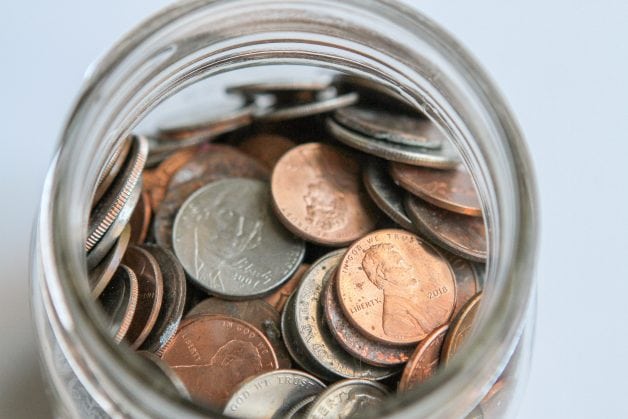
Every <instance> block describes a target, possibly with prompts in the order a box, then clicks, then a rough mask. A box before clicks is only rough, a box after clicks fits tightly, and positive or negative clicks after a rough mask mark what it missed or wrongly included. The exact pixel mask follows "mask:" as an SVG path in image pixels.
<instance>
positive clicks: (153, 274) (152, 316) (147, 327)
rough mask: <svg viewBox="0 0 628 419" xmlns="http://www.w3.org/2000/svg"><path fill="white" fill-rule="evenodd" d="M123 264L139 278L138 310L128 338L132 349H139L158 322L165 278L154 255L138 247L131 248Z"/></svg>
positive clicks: (125, 255)
mask: <svg viewBox="0 0 628 419" xmlns="http://www.w3.org/2000/svg"><path fill="white" fill-rule="evenodd" d="M122 263H124V264H125V265H126V266H128V267H129V268H130V269H131V270H132V271H133V272H135V275H136V276H137V284H138V301H137V310H136V311H135V315H134V316H133V321H132V322H131V325H130V327H129V331H128V333H127V337H126V340H127V341H128V342H129V344H130V345H131V348H132V349H137V348H139V347H140V346H141V345H142V343H144V341H145V340H146V338H147V337H148V335H149V334H150V332H151V330H152V329H153V326H154V325H155V323H156V322H157V317H158V315H159V309H160V308H161V304H162V301H163V294H164V285H163V278H162V275H161V269H160V268H159V264H158V263H157V260H156V259H155V258H154V257H153V255H151V254H150V253H149V252H147V251H146V250H144V249H142V248H141V247H138V246H136V245H131V246H129V248H128V249H127V251H126V253H125V254H124V258H123V259H122Z"/></svg>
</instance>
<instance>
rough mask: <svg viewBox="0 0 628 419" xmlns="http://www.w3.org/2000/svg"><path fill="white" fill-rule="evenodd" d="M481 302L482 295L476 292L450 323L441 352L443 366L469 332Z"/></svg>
mask: <svg viewBox="0 0 628 419" xmlns="http://www.w3.org/2000/svg"><path fill="white" fill-rule="evenodd" d="M481 301H482V293H481V292H478V293H477V294H476V295H475V296H474V297H473V298H472V299H471V300H469V301H468V302H467V304H466V305H465V306H464V307H463V308H462V310H460V313H458V315H457V316H456V318H455V319H454V320H453V321H452V322H451V325H450V326H449V332H447V336H446V337H445V341H444V342H443V350H442V351H441V355H440V356H441V360H442V362H443V363H444V364H446V363H447V362H449V361H450V360H451V358H452V357H453V356H454V355H455V354H456V352H458V350H459V349H460V346H462V344H463V343H464V341H465V339H466V338H467V336H468V335H469V333H470V332H471V328H472V327H473V321H474V320H475V315H476V314H477V312H478V309H479V308H480V302H481Z"/></svg>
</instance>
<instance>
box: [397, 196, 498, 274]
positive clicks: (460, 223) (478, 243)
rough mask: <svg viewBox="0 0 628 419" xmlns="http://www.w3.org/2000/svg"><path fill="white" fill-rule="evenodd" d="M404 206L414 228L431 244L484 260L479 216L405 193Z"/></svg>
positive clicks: (484, 240) (484, 241)
mask: <svg viewBox="0 0 628 419" xmlns="http://www.w3.org/2000/svg"><path fill="white" fill-rule="evenodd" d="M405 207H406V210H407V212H408V215H409V216H410V219H411V220H412V222H413V223H414V225H415V227H416V228H417V230H418V231H420V232H421V233H422V234H423V235H425V237H427V238H429V239H430V240H432V241H433V242H434V243H435V244H437V245H438V246H440V247H442V248H443V249H446V250H448V251H450V252H451V253H453V254H455V255H458V256H460V257H462V258H465V259H469V260H472V261H476V262H484V261H485V260H486V254H487V250H486V247H487V243H486V228H485V226H484V220H483V219H482V217H470V216H468V215H462V214H456V213H454V212H451V211H447V210H444V209H441V208H438V207H435V206H433V205H430V204H428V203H426V202H425V201H423V200H421V199H419V198H417V197H414V196H411V195H408V196H407V197H406V201H405Z"/></svg>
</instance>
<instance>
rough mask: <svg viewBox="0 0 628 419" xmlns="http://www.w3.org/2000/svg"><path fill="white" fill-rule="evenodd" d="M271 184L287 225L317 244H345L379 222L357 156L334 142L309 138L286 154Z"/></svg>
mask: <svg viewBox="0 0 628 419" xmlns="http://www.w3.org/2000/svg"><path fill="white" fill-rule="evenodd" d="M271 188H272V194H273V203H274V206H275V209H276V213H277V215H278V216H279V218H280V220H281V221H282V222H283V223H284V225H285V226H286V227H287V228H288V229H289V230H291V231H292V232H293V233H295V234H297V235H298V236H301V237H303V238H305V239H307V240H309V241H312V242H315V243H318V244H323V245H328V246H344V245H346V244H348V243H351V242H352V241H354V240H356V239H357V238H359V237H361V236H362V235H364V234H366V233H367V232H369V231H371V230H372V229H373V228H374V226H375V223H376V221H377V218H376V213H375V212H374V209H373V208H372V203H371V202H370V200H369V198H368V196H367V194H366V192H365V191H364V188H363V185H362V182H361V180H360V166H359V164H358V162H357V160H356V159H354V158H352V157H350V156H348V155H346V154H343V153H342V151H341V150H340V149H338V148H336V147H333V146H329V145H325V144H321V143H309V144H303V145H300V146H298V147H296V148H293V149H292V150H290V151H289V152H288V153H286V154H284V156H283V157H282V158H281V159H280V160H279V162H278V163H277V166H275V170H274V171H273V175H272V181H271Z"/></svg>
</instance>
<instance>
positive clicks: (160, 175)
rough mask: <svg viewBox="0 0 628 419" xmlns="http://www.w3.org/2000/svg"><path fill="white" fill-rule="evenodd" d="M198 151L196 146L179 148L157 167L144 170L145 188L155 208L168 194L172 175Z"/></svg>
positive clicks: (154, 208)
mask: <svg viewBox="0 0 628 419" xmlns="http://www.w3.org/2000/svg"><path fill="white" fill-rule="evenodd" d="M197 153H198V150H197V149H196V148H186V149H183V150H179V151H177V152H175V153H173V154H171V155H170V156H169V157H168V158H166V159H165V160H164V161H162V162H161V163H160V164H159V166H157V167H156V168H154V169H151V170H146V171H144V174H143V176H142V177H143V185H144V190H146V191H147V193H148V196H149V198H150V205H151V207H152V208H153V210H156V209H157V207H158V206H159V204H160V203H161V201H163V199H164V197H165V196H166V189H167V188H168V184H169V183H170V179H171V178H172V175H174V174H175V173H176V172H177V170H179V169H180V168H181V167H183V166H184V165H185V164H186V163H187V162H188V161H190V160H191V159H192V158H193V157H194V156H196V154H197Z"/></svg>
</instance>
